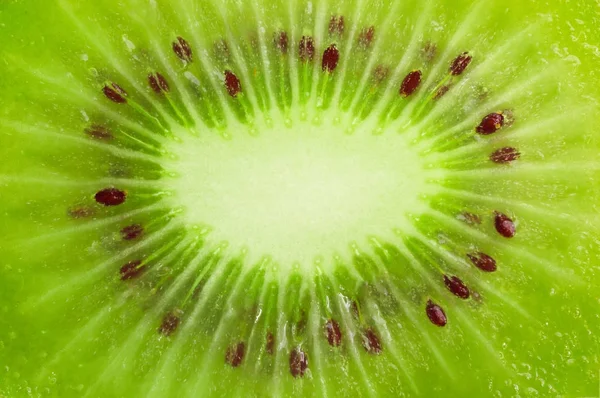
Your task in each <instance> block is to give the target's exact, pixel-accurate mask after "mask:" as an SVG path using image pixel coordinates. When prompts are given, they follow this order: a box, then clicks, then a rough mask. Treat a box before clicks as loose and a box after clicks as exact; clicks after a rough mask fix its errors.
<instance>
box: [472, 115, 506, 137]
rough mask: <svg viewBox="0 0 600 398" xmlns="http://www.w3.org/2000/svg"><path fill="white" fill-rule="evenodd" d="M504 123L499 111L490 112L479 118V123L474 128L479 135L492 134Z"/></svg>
mask: <svg viewBox="0 0 600 398" xmlns="http://www.w3.org/2000/svg"><path fill="white" fill-rule="evenodd" d="M503 125H504V116H503V115H502V113H500V112H494V113H490V114H489V115H487V116H485V117H484V118H483V119H481V123H479V126H477V128H476V129H475V130H476V131H477V132H478V133H479V134H481V135H489V134H493V133H495V132H496V131H498V130H500V129H501V128H502V126H503Z"/></svg>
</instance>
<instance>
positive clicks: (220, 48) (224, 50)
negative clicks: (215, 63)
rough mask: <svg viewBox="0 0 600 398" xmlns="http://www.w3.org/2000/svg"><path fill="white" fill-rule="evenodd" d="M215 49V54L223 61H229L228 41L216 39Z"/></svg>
mask: <svg viewBox="0 0 600 398" xmlns="http://www.w3.org/2000/svg"><path fill="white" fill-rule="evenodd" d="M214 51H215V55H216V56H217V58H219V59H220V60H221V62H224V63H227V62H229V59H230V54H229V46H228V45H227V42H226V41H225V40H223V39H221V40H218V41H216V42H215V44H214Z"/></svg>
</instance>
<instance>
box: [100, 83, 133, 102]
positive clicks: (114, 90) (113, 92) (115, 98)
mask: <svg viewBox="0 0 600 398" xmlns="http://www.w3.org/2000/svg"><path fill="white" fill-rule="evenodd" d="M102 92H103V93H104V95H105V96H106V98H108V99H109V100H111V101H112V102H116V103H117V104H123V103H125V102H127V99H125V97H126V96H127V93H126V92H125V90H123V89H122V88H121V87H119V86H118V85H117V84H116V83H110V86H109V85H105V86H104V88H102Z"/></svg>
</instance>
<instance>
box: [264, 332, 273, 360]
mask: <svg viewBox="0 0 600 398" xmlns="http://www.w3.org/2000/svg"><path fill="white" fill-rule="evenodd" d="M265 349H266V351H267V354H269V355H273V354H274V353H275V336H273V333H271V332H267V344H266V346H265Z"/></svg>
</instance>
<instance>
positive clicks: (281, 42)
mask: <svg viewBox="0 0 600 398" xmlns="http://www.w3.org/2000/svg"><path fill="white" fill-rule="evenodd" d="M275 46H276V47H277V49H278V50H279V51H280V52H281V53H282V54H287V52H288V35H287V33H286V32H283V31H282V32H279V33H278V34H276V35H275Z"/></svg>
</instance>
